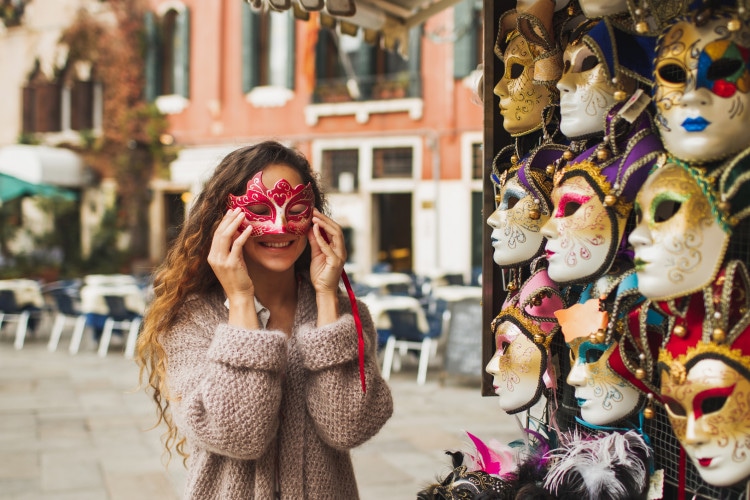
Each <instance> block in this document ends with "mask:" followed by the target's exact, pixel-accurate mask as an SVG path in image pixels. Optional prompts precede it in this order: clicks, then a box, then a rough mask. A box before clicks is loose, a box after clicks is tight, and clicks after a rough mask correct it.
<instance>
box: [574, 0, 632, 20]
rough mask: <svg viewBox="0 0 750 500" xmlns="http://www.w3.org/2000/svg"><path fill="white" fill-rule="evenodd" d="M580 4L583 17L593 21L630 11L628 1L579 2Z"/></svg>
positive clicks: (586, 0)
mask: <svg viewBox="0 0 750 500" xmlns="http://www.w3.org/2000/svg"><path fill="white" fill-rule="evenodd" d="M578 4H579V5H580V6H581V10H582V11H583V15H584V16H586V17H588V18H592V19H593V18H597V17H604V16H611V15H614V14H620V13H622V12H627V11H628V2H627V0H578Z"/></svg>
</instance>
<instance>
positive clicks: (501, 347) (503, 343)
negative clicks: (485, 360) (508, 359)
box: [500, 341, 510, 352]
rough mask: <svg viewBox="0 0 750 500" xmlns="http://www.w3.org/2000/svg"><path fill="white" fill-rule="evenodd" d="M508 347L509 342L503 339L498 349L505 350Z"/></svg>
mask: <svg viewBox="0 0 750 500" xmlns="http://www.w3.org/2000/svg"><path fill="white" fill-rule="evenodd" d="M508 347H510V342H507V341H503V342H501V343H500V349H501V350H502V351H503V352H505V351H507V350H508Z"/></svg>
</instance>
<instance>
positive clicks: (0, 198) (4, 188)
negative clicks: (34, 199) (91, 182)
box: [0, 173, 78, 203]
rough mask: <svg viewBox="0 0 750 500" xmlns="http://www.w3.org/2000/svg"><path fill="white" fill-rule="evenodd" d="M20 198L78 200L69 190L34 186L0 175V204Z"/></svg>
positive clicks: (41, 185) (45, 185)
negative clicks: (37, 197)
mask: <svg viewBox="0 0 750 500" xmlns="http://www.w3.org/2000/svg"><path fill="white" fill-rule="evenodd" d="M21 196H45V197H48V198H52V197H56V196H57V197H61V198H64V199H66V200H70V201H73V200H75V199H77V198H78V195H77V194H76V193H75V192H74V191H71V190H69V189H63V188H59V187H57V186H52V185H50V184H34V183H31V182H26V181H24V180H21V179H18V178H17V177H13V176H10V175H6V174H2V173H0V203H5V202H7V201H10V200H13V199H15V198H19V197H21Z"/></svg>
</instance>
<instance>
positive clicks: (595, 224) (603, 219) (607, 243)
mask: <svg viewBox="0 0 750 500" xmlns="http://www.w3.org/2000/svg"><path fill="white" fill-rule="evenodd" d="M552 205H553V207H554V208H553V209H552V217H550V219H549V220H548V221H547V223H546V224H545V225H544V226H542V230H541V233H542V236H544V237H546V238H547V244H546V246H545V249H546V253H547V260H548V261H549V267H548V273H549V277H550V278H552V280H554V281H555V282H557V283H571V282H576V281H582V280H586V279H595V278H598V277H599V276H601V275H602V274H603V273H605V272H606V271H607V269H608V267H609V265H610V264H611V262H609V259H608V257H610V256H611V255H613V252H614V249H613V245H617V244H619V239H620V237H621V236H622V234H621V232H622V230H621V229H619V228H623V227H624V224H623V222H624V221H619V224H618V226H619V228H618V229H617V230H618V232H620V234H618V235H617V237H614V236H613V232H614V231H615V228H613V227H612V219H611V218H610V216H609V214H608V213H607V209H606V208H605V207H604V205H603V204H602V202H601V200H600V199H599V196H598V195H597V193H596V191H594V188H592V187H591V185H590V184H589V183H588V182H587V181H586V179H585V178H584V177H583V176H580V175H576V176H571V177H568V178H567V179H565V180H564V181H563V183H562V184H560V185H558V186H555V187H554V188H553V189H552Z"/></svg>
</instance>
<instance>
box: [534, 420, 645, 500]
mask: <svg viewBox="0 0 750 500" xmlns="http://www.w3.org/2000/svg"><path fill="white" fill-rule="evenodd" d="M560 441H561V446H560V448H558V449H556V450H553V451H551V452H550V453H549V458H550V459H551V461H552V463H551V468H550V470H549V472H548V473H547V476H546V478H545V482H544V487H545V489H547V490H548V491H550V492H552V493H553V494H556V495H558V496H564V495H567V496H570V498H573V496H575V497H576V498H580V499H589V498H591V499H598V498H609V499H613V500H614V499H622V498H633V491H639V490H642V489H643V486H644V485H648V468H647V465H646V462H647V459H648V456H649V455H650V450H649V447H648V445H647V444H646V443H645V441H644V440H643V438H642V437H641V436H640V434H638V433H637V432H636V431H627V432H625V433H622V434H621V433H618V432H613V433H610V434H604V435H601V436H589V435H585V434H580V433H578V432H575V431H574V432H572V433H570V434H567V435H563V436H562V437H561V440H560Z"/></svg>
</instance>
